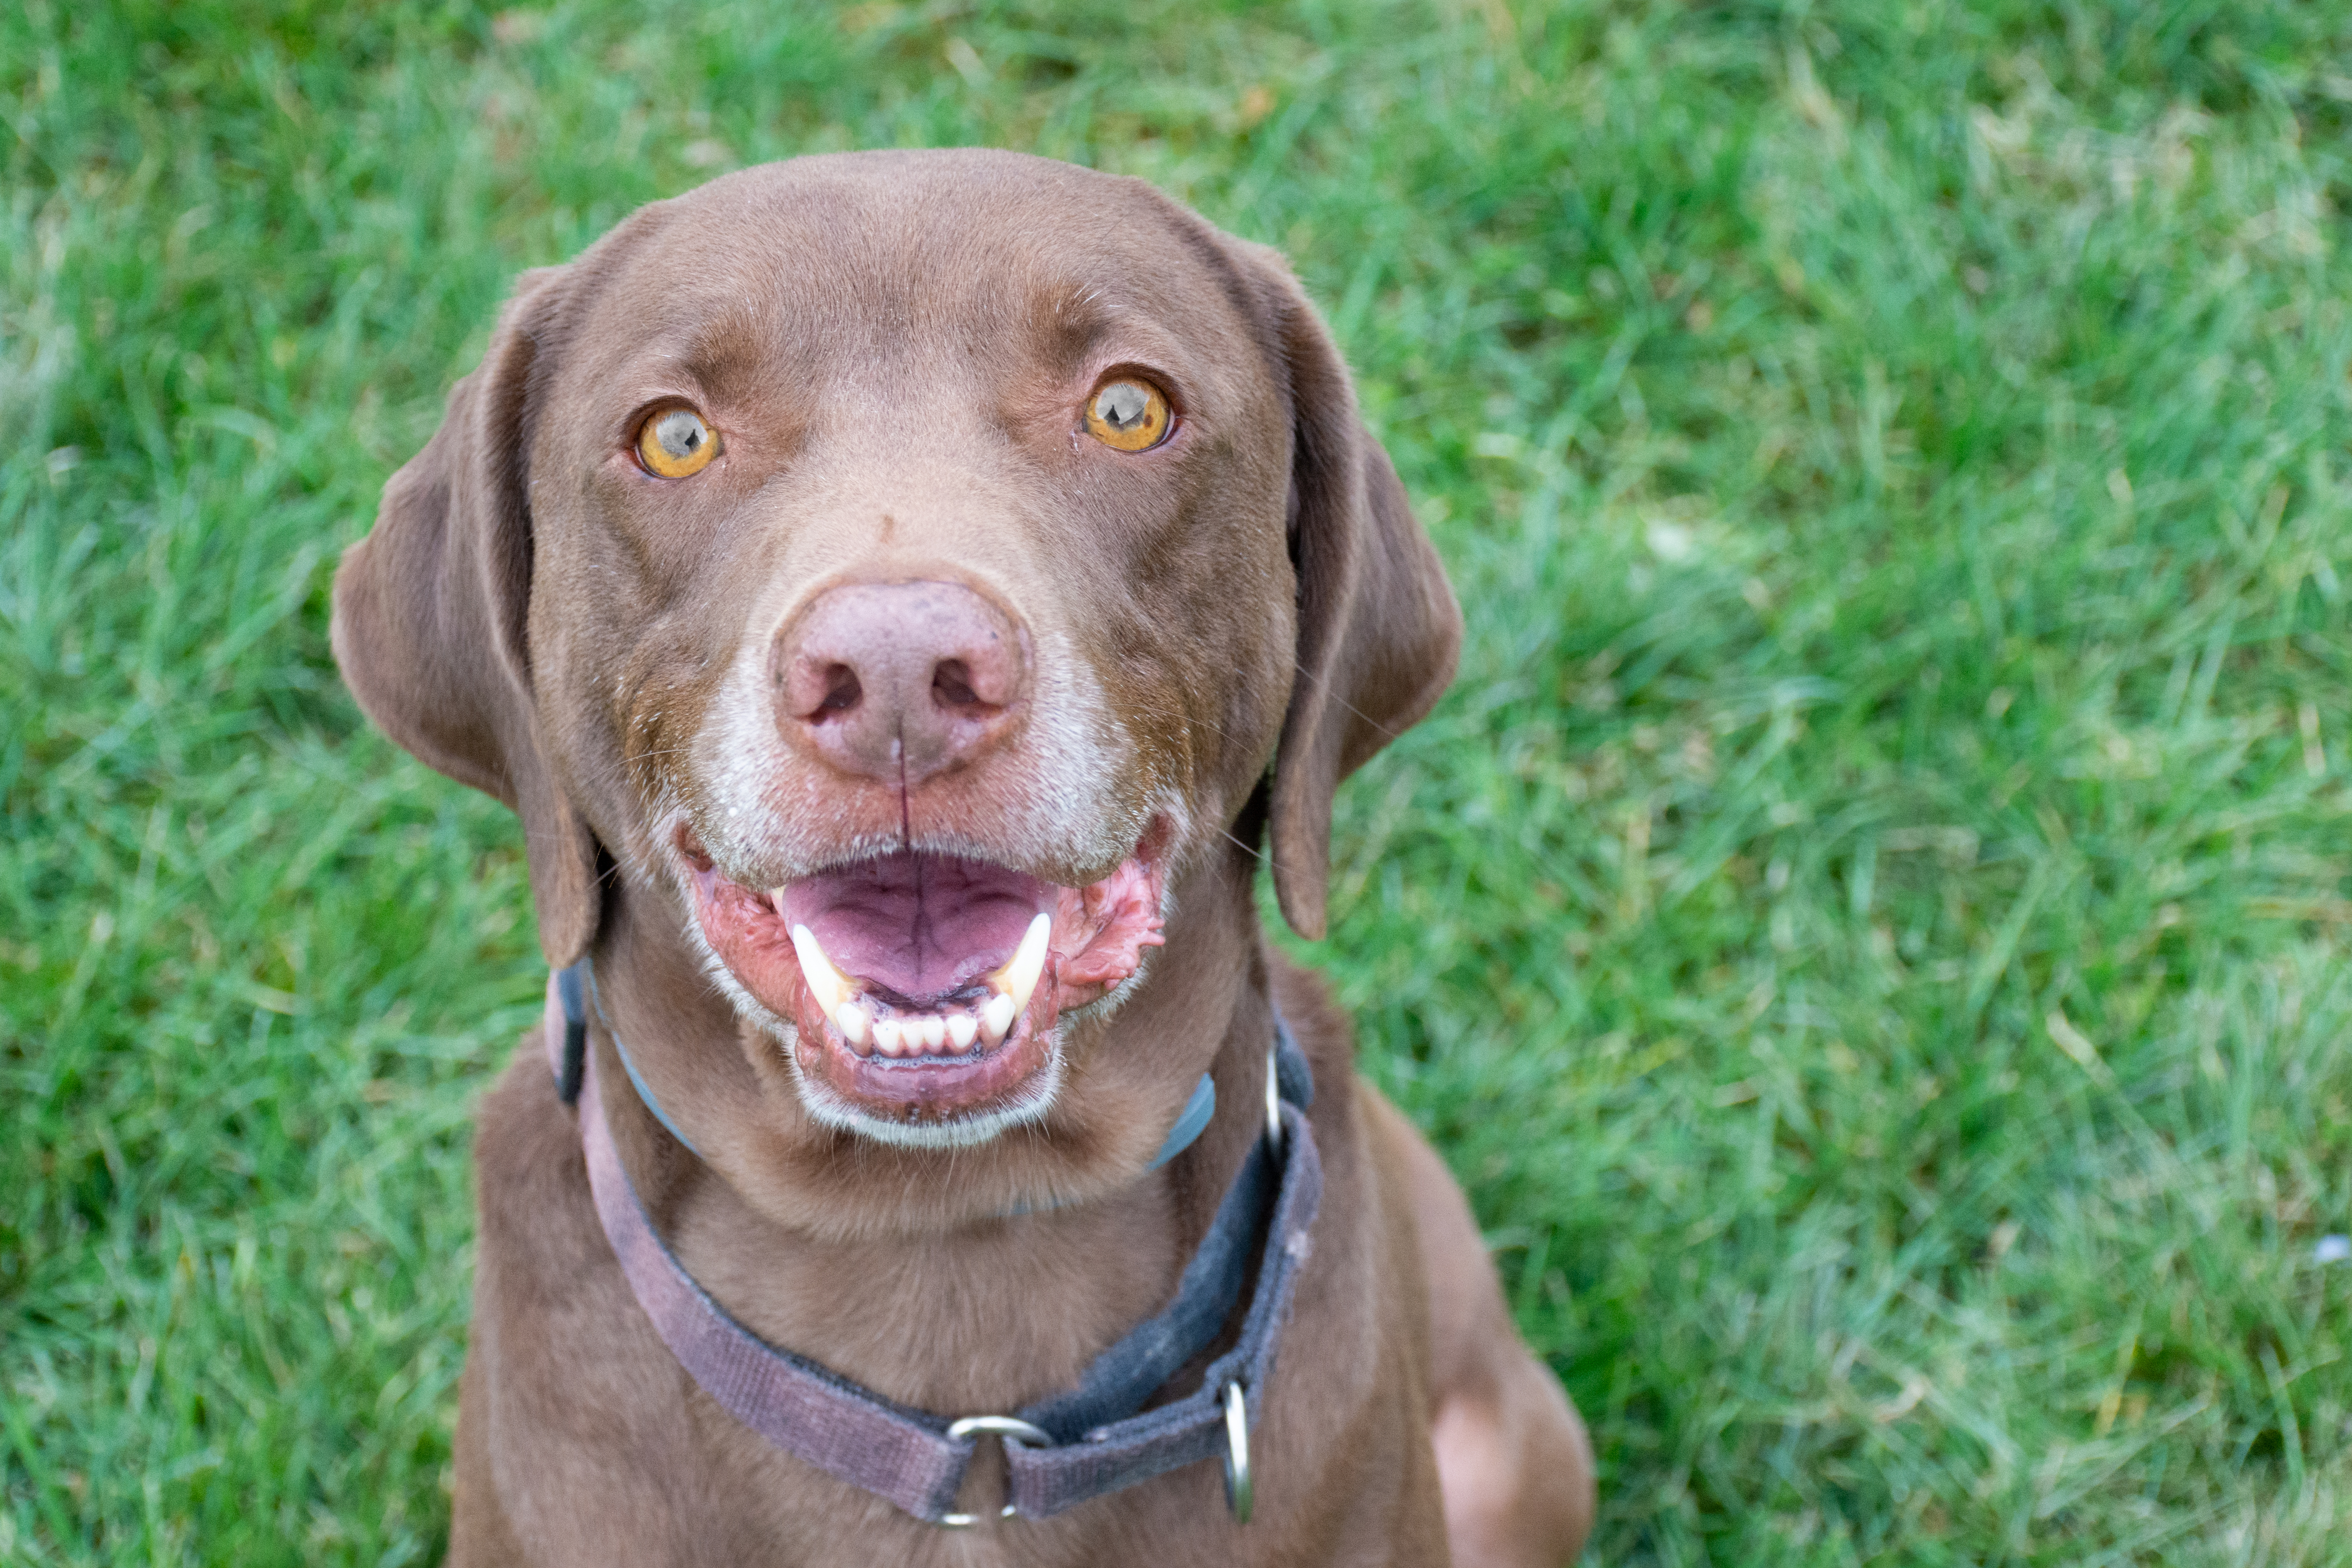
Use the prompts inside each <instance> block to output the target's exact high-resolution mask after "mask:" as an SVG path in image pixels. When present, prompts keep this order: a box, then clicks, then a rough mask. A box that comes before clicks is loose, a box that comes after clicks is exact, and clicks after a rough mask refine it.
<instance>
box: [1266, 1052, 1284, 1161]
mask: <svg viewBox="0 0 2352 1568" xmlns="http://www.w3.org/2000/svg"><path fill="white" fill-rule="evenodd" d="M1276 1048H1277V1047H1274V1046H1268V1047H1266V1048H1265V1146H1266V1147H1267V1148H1269V1149H1271V1150H1273V1151H1274V1152H1276V1153H1277V1154H1279V1153H1281V1152H1282V1073H1281V1070H1280V1068H1279V1066H1278V1064H1277V1063H1276V1060H1275V1051H1276Z"/></svg>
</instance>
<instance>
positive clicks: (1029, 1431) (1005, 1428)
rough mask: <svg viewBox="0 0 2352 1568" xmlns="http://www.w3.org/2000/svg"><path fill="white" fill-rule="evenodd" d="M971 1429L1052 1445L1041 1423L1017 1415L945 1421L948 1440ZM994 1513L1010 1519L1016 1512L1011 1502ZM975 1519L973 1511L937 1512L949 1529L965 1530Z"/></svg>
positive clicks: (968, 1433)
mask: <svg viewBox="0 0 2352 1568" xmlns="http://www.w3.org/2000/svg"><path fill="white" fill-rule="evenodd" d="M975 1432H992V1433H994V1434H995V1435H996V1436H999V1437H1003V1438H1005V1439H1007V1440H1008V1442H1013V1443H1022V1444H1025V1445H1027V1446H1028V1447H1033V1448H1050V1447H1053V1446H1054V1435H1053V1434H1052V1433H1050V1432H1048V1431H1046V1430H1045V1428H1043V1427H1041V1426H1031V1425H1030V1424H1029V1423H1028V1422H1026V1421H1024V1420H1022V1419H1021V1417H1019V1416H1018V1415H966V1416H962V1417H961V1418H959V1419H957V1420H955V1421H953V1422H950V1424H949V1426H948V1441H949V1442H950V1443H960V1442H961V1441H963V1439H965V1438H966V1437H969V1436H971V1435H972V1434H973V1433H975ZM997 1517H998V1518H999V1519H1013V1518H1015V1517H1017V1516H1016V1515H1015V1513H1014V1512H1013V1505H1012V1504H1011V1503H1006V1504H1005V1505H1004V1506H1003V1508H1002V1509H999V1510H997ZM979 1522H980V1515H978V1514H976V1513H943V1514H941V1515H940V1524H942V1525H944V1526H945V1527H946V1528H948V1529H950V1530H969V1529H971V1527H972V1526H973V1525H975V1524H978V1523H979Z"/></svg>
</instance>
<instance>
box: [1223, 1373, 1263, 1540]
mask: <svg viewBox="0 0 2352 1568" xmlns="http://www.w3.org/2000/svg"><path fill="white" fill-rule="evenodd" d="M1256 1501H1257V1485H1256V1482H1255V1479H1253V1478H1252V1477H1251V1475H1250V1455H1249V1402H1248V1400H1247V1399H1246V1398H1245V1397H1244V1395H1243V1394H1242V1385H1241V1384H1240V1383H1238V1382H1234V1383H1229V1384H1225V1506H1226V1507H1227V1508H1230V1509H1232V1510H1234V1523H1235V1524H1247V1523H1248V1522H1249V1521H1250V1510H1251V1508H1252V1507H1253V1506H1255V1503H1256Z"/></svg>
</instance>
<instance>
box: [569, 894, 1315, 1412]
mask: <svg viewBox="0 0 2352 1568" xmlns="http://www.w3.org/2000/svg"><path fill="white" fill-rule="evenodd" d="M1237 860H1238V857H1232V858H1223V859H1213V860H1212V862H1211V863H1210V864H1208V865H1206V866H1204V867H1202V868H1200V869H1198V870H1197V871H1195V872H1193V873H1192V875H1190V876H1188V877H1186V878H1185V879H1183V881H1182V882H1181V884H1180V885H1179V886H1178V887H1177V889H1176V897H1175V899H1174V900H1172V902H1173V905H1174V912H1173V913H1172V915H1171V918H1170V920H1169V922H1168V928H1167V935H1168V942H1169V949H1168V951H1170V952H1174V951H1178V950H1180V947H1181V950H1182V951H1184V952H1185V962H1183V963H1165V964H1160V965H1155V966H1154V968H1153V970H1152V971H1151V972H1150V973H1147V974H1146V976H1145V977H1144V980H1143V982H1142V983H1141V984H1139V985H1138V986H1136V987H1135V989H1134V991H1133V992H1132V994H1129V996H1128V997H1126V998H1125V1000H1124V1001H1123V1002H1122V1004H1121V1005H1119V1006H1118V1008H1117V1010H1116V1011H1115V1012H1113V1013H1112V1014H1111V1015H1110V1016H1108V1017H1107V1018H1098V1019H1097V1018H1085V1017H1075V1018H1072V1019H1070V1020H1068V1021H1067V1022H1066V1025H1065V1028H1066V1031H1067V1032H1066V1036H1065V1039H1064V1051H1065V1063H1064V1072H1063V1077H1062V1088H1061V1089H1060V1092H1059V1093H1058V1095H1057V1097H1056V1100H1055V1105H1054V1107H1053V1109H1052V1110H1051V1111H1049V1113H1048V1114H1047V1115H1046V1117H1045V1119H1043V1121H1040V1122H1037V1123H1034V1124H1032V1125H1029V1126H1024V1127H1019V1128H1014V1129H1012V1130H1010V1131H1006V1132H1003V1133H1000V1134H999V1135H998V1136H997V1137H996V1138H994V1139H992V1141H990V1142H988V1143H985V1144H982V1145H979V1146H976V1147H970V1148H963V1149H956V1150H907V1149H895V1148H888V1147H886V1146H884V1145H882V1144H879V1143H877V1142H873V1141H871V1140H868V1139H865V1138H863V1137H860V1136H859V1135H857V1134H855V1133H850V1132H844V1131H836V1130H834V1129H831V1128H827V1127H825V1126H824V1125H822V1124H820V1123H818V1122H817V1121H814V1118H812V1117H811V1116H810V1115H809V1114H808V1112H807V1111H806V1110H805V1109H804V1108H803V1105H802V1104H801V1101H800V1099H799V1096H798V1092H797V1090H796V1089H795V1086H794V1082H793V1075H792V1071H791V1068H790V1066H789V1063H788V1061H787V1059H786V1057H785V1054H784V1050H783V1047H782V1046H781V1045H780V1044H779V1043H777V1042H776V1041H775V1040H774V1039H773V1038H772V1037H769V1036H767V1035H766V1034H764V1033H763V1032H761V1031H760V1030H758V1029H757V1028H755V1027H754V1026H751V1025H748V1024H745V1023H743V1022H742V1021H741V1020H740V1019H739V1018H738V1017H737V1016H736V1014H735V1013H734V1011H733V1009H732V1007H731V1006H730V1005H729V1003H728V1002H727V1001H726V1000H725V999H724V998H723V997H722V996H721V995H720V994H719V993H718V992H717V991H716V989H715V988H713V987H711V986H710V985H709V984H708V983H707V982H706V981H705V980H704V978H703V976H702V974H701V973H699V970H698V965H697V963H696V959H695V956H694V954H693V952H692V951H691V949H690V948H689V947H688V942H687V941H686V939H685V938H684V937H683V936H682V935H680V934H679V933H680V931H682V922H681V921H678V920H677V919H676V918H675V917H674V916H672V915H671V914H670V913H669V912H668V911H667V910H661V909H659V908H658V907H657V906H653V900H650V899H646V897H645V895H644V894H643V893H642V892H637V893H635V894H634V895H630V894H624V895H622V896H619V897H616V898H615V899H614V900H613V902H612V906H611V907H609V908H608V912H607V921H606V925H605V929H604V933H603V935H602V938H601V940H600V942H599V943H598V950H597V954H596V974H597V991H598V1002H599V1019H598V1026H596V1027H595V1028H593V1029H592V1033H591V1048H592V1049H593V1050H596V1051H598V1052H600V1053H601V1054H600V1056H599V1058H598V1062H599V1072H598V1079H599V1080H600V1087H601V1089H602V1090H603V1097H604V1106H605V1110H606V1113H607V1115H608V1116H609V1117H610V1119H611V1121H612V1124H613V1130H614V1139H615V1142H616V1143H617V1145H618V1147H619V1149H620V1151H621V1153H622V1157H623V1159H624V1161H625V1163H626V1164H627V1166H628V1168H629V1170H630V1172H631V1173H632V1175H633V1177H634V1178H635V1182H636V1184H637V1188H638V1191H639V1193H640V1194H642V1196H643V1198H644V1201H645V1203H646V1207H647V1209H648V1211H649V1212H650V1213H651V1214H652V1215H653V1216H654V1219H655V1222H656V1225H657V1226H660V1228H661V1229H662V1230H663V1232H664V1233H665V1234H667V1236H668V1237H669V1238H670V1241H671V1244H672V1246H673V1247H676V1249H677V1252H678V1255H679V1257H680V1259H681V1261H683V1262H684V1263H685V1264H686V1266H687V1268H688V1270H689V1271H690V1272H691V1273H692V1274H693V1275H694V1276H695V1278H696V1279H698V1280H699V1281H700V1282H701V1283H702V1285H703V1286H704V1288H705V1289H709V1291H710V1292H711V1293H712V1294H713V1295H714V1296H715V1297H717V1298H718V1300H719V1301H720V1302H721V1303H722V1304H724V1305H725V1306H726V1307H727V1308H728V1309H729V1310H730V1311H731V1312H733V1313H735V1314H736V1316H737V1317H738V1318H739V1319H740V1320H741V1321H743V1322H744V1323H745V1325H746V1326H747V1327H750V1328H751V1329H752V1330H753V1331H755V1332H757V1333H760V1334H761V1336H762V1337H763V1338H766V1339H768V1340H769V1341H770V1342H772V1343H774V1344H777V1345H779V1346H782V1347H783V1348H786V1349H790V1350H793V1351H795V1352H799V1353H801V1354H803V1355H808V1356H812V1357H814V1358H815V1359H817V1360H819V1361H821V1362H823V1363H825V1364H826V1365H828V1366H831V1367H833V1368H835V1370H837V1371H839V1372H841V1373H844V1374H845V1375H847V1376H850V1377H853V1378H856V1379H858V1380H859V1381H862V1382H865V1383H866V1384H868V1385H869V1386H872V1387H874V1388H876V1389H877V1391H879V1392H882V1393H884V1394H888V1395H890V1396H892V1397H894V1398H898V1399H900V1400H904V1401H906V1402H908V1403H910V1404H914V1405H920V1406H924V1407H927V1408H931V1409H950V1410H951V1409H957V1408H964V1409H967V1410H971V1411H980V1410H983V1409H992V1408H995V1407H996V1406H997V1405H1000V1404H1001V1405H1003V1408H1006V1409H1011V1408H1014V1407H1016V1406H1017V1405H1019V1404H1020V1403H1022V1402H1023V1401H1024V1400H1026V1399H1028V1398H1033V1397H1035V1396H1037V1395H1039V1394H1044V1393H1046V1392H1050V1391H1051V1390H1053V1389H1055V1388H1056V1387H1059V1386H1062V1385H1064V1384H1067V1383H1068V1382H1070V1381H1071V1380H1072V1379H1074V1378H1075V1377H1076V1374H1077V1373H1078V1372H1079V1371H1080V1370H1081V1369H1082V1368H1083V1366H1084V1365H1085V1363H1086V1362H1087V1359H1088V1358H1089V1357H1091V1355H1092V1354H1093V1353H1094V1352H1096V1351H1097V1350H1098V1349H1100V1348H1101V1346H1102V1345H1103V1344H1105V1343H1107V1342H1109V1341H1110V1340H1111V1339H1115V1338H1116V1337H1117V1336H1118V1334H1120V1333H1122V1332H1124V1331H1126V1330H1127V1329H1128V1328H1129V1327H1131V1326H1132V1325H1133V1324H1134V1323H1135V1322H1137V1321H1140V1320H1141V1319H1142V1318H1144V1317H1146V1316H1148V1315H1150V1313H1151V1312H1152V1311H1154V1310H1157V1309H1158V1308H1159V1307H1160V1305H1161V1304H1162V1302H1163V1301H1164V1300H1165V1299H1166V1297H1167V1294H1168V1292H1169V1290H1170V1289H1171V1287H1172V1284H1173V1281H1174V1279H1175V1278H1176V1276H1177V1275H1178V1274H1179V1273H1180V1272H1181V1269H1182V1267H1183V1264H1184V1261H1185V1259H1186V1258H1189V1257H1190V1256H1191V1254H1192V1249H1193V1247H1195V1246H1196V1245H1197V1244H1198V1242H1199V1240H1200V1237H1202V1235H1203V1234H1204V1233H1205V1232H1206V1230H1207V1229H1208V1226H1209V1223H1210V1220H1211V1217H1212V1215H1213V1212H1214V1209H1215V1206H1216V1204H1217V1202H1218V1199H1219V1198H1220V1196H1221V1195H1222V1194H1223V1191H1224V1189H1225V1186H1226V1184H1227V1182H1228V1181H1229V1180H1230V1179H1231V1177H1232V1174H1233V1173H1234V1169H1235V1168H1236V1167H1237V1166H1238V1164H1239V1163H1240V1161H1241V1159H1242V1157H1243V1155H1244V1153H1245V1152H1246V1151H1247V1150H1248V1148H1249V1147H1250V1144H1251V1142H1252V1141H1253V1140H1254V1139H1255V1136H1256V1135H1257V1131H1258V1129H1259V1127H1260V1126H1261V1125H1262V1122H1263V1118H1264V1094H1265V1089H1264V1073H1265V1052H1266V1042H1267V1041H1268V1039H1269V1038H1270V1037H1271V1035H1272V1029H1273V1016H1272V1011H1271V1008H1270V1005H1269V1003H1268V1000H1267V992H1266V973H1265V956H1264V951H1263V948H1262V946H1261V942H1262V934H1261V932H1260V931H1259V929H1258V923H1257V916H1256V913H1255V907H1254V905H1253V902H1252V900H1251V896H1250V884H1249V879H1248V875H1247V866H1246V862H1241V863H1239V864H1236V863H1234V862H1235V861H1237ZM648 906H651V907H648ZM647 917H650V918H647ZM614 1033H617V1034H618V1035H619V1037H621V1038H622V1039H623V1040H625V1042H626V1044H627V1047H628V1051H629V1055H630V1057H631V1058H632V1060H633V1062H634V1065H635V1068H636V1069H637V1070H638V1072H639V1073H640V1074H642V1075H643V1077H644V1078H645V1079H646V1085H647V1088H648V1089H651V1090H652V1091H653V1092H654V1093H655V1094H656V1095H657V1096H658V1098H659V1100H660V1102H661V1104H662V1106H663V1109H664V1110H665V1111H666V1112H667V1115H668V1116H669V1117H670V1119H671V1120H672V1121H674V1122H675V1123H676V1124H677V1127H678V1128H679V1130H680V1131H682V1132H684V1134H685V1135H686V1136H687V1137H688V1138H690V1139H691V1140H692V1141H693V1150H692V1151H691V1152H689V1151H688V1149H686V1148H685V1147H683V1146H682V1145H681V1144H680V1143H679V1142H677V1140H676V1139H674V1138H672V1137H671V1136H670V1135H669V1134H668V1133H667V1132H666V1131H664V1130H663V1129H662V1127H661V1125H660V1123H659V1122H658V1121H656V1118H655V1116H654V1114H653V1112H652V1111H651V1110H649V1109H648V1108H647V1107H646V1105H645V1103H644V1102H643V1101H642V1100H640V1099H639V1097H638V1095H637V1094H636V1093H635V1091H634V1090H633V1089H632V1088H631V1087H630V1083H629V1079H628V1078H627V1076H626V1074H625V1071H624V1070H622V1068H620V1065H619V1062H618V1059H617V1057H616V1056H615V1055H614V1050H613V1045H612V1036H613V1035H614ZM1204 1071H1206V1072H1209V1073H1210V1074H1211V1075H1212V1076H1213V1079H1214V1080H1215V1081H1216V1083H1217V1086H1218V1095H1217V1100H1218V1108H1219V1109H1218V1112H1217V1115H1216V1116H1215V1118H1214V1119H1213V1121H1212V1123H1211V1125H1210V1127H1209V1129H1208V1130H1207V1131H1205V1132H1204V1133H1203V1134H1202V1136H1201V1137H1200V1138H1199V1139H1198V1140H1197V1141H1196V1142H1194V1143H1193V1144H1192V1146H1191V1147H1190V1148H1189V1149H1187V1150H1186V1151H1185V1152H1183V1153H1181V1154H1180V1155H1179V1156H1177V1157H1176V1158H1175V1159H1174V1160H1172V1161H1171V1162H1170V1163H1168V1164H1167V1165H1166V1166H1164V1167H1162V1168H1160V1169H1159V1170H1157V1171H1152V1172H1150V1173H1144V1172H1143V1167H1144V1166H1145V1165H1146V1164H1147V1163H1149V1161H1150V1158H1151V1156H1152V1154H1153V1153H1154V1152H1156V1151H1157V1150H1158V1148H1159V1147H1160V1143H1161V1142H1162V1141H1163V1139H1164V1138H1165V1137H1166V1134H1167V1132H1168V1130H1169V1127H1170V1125H1171V1122H1172V1121H1173V1120H1174V1118H1175V1117H1176V1115H1177V1113H1178V1111H1179V1110H1180V1109H1181V1106H1182V1105H1183V1103H1184V1102H1185V1100H1186V1099H1187V1098H1188V1096H1189V1094H1190V1093H1191V1090H1192V1087H1193V1086H1194V1085H1195V1084H1197V1083H1198V1081H1199V1079H1200V1077H1201V1075H1202V1073H1203V1072H1204ZM1024 1208H1025V1209H1027V1210H1028V1211H1030V1212H1027V1213H1019V1214H1015V1213H1013V1211H1015V1210H1018V1209H1024Z"/></svg>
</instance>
